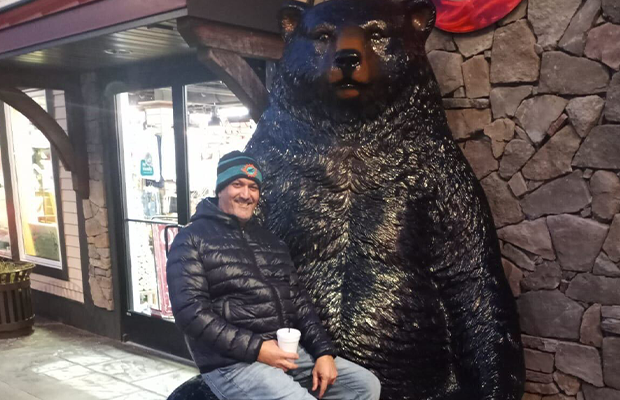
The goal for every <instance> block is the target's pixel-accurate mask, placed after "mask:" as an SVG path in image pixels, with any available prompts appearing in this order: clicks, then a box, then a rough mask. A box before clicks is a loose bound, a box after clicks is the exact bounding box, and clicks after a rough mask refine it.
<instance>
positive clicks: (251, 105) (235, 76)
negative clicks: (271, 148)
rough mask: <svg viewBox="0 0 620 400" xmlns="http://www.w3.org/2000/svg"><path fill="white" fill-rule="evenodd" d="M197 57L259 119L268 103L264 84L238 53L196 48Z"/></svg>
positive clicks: (255, 119)
mask: <svg viewBox="0 0 620 400" xmlns="http://www.w3.org/2000/svg"><path fill="white" fill-rule="evenodd" d="M198 59H199V60H200V61H201V62H202V63H203V64H205V65H206V66H207V68H209V69H210V70H211V71H212V72H213V73H215V74H216V75H217V76H218V77H219V78H220V79H221V80H222V82H224V83H225V84H226V86H228V88H229V89H230V90H231V91H232V92H233V93H234V94H235V96H237V98H239V100H241V102H242V103H243V104H244V105H245V106H246V107H247V108H248V109H249V110H250V116H251V117H252V119H253V120H254V121H257V122H258V120H259V118H260V116H261V115H262V113H263V111H265V109H266V108H267V105H268V104H269V100H268V93H267V89H266V88H265V85H263V83H262V82H261V80H260V79H259V78H258V76H257V75H256V73H255V72H254V70H253V69H252V68H250V66H249V65H248V63H247V62H246V61H245V60H244V59H243V58H242V57H241V56H239V55H238V54H236V53H233V52H231V51H226V50H216V49H206V48H200V49H198Z"/></svg>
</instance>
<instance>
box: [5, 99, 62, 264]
mask: <svg viewBox="0 0 620 400" xmlns="http://www.w3.org/2000/svg"><path fill="white" fill-rule="evenodd" d="M27 93H28V94H29V95H30V97H31V98H32V99H33V100H35V101H36V102H37V103H39V105H41V107H43V108H44V109H46V101H45V91H29V92H27ZM5 114H6V119H7V121H6V122H7V127H8V129H7V131H8V133H9V135H8V136H9V149H10V151H12V154H11V155H10V156H11V165H12V166H13V173H14V175H13V176H14V189H15V192H14V193H13V195H14V198H15V199H16V200H17V204H16V212H17V214H18V218H17V225H18V230H19V232H20V235H19V236H20V246H21V251H22V254H23V258H24V259H26V260H28V261H33V262H36V263H37V264H41V265H46V266H50V267H55V268H62V265H61V263H60V239H59V233H58V216H57V207H56V183H55V179H54V162H55V160H54V159H53V153H52V150H51V146H50V143H49V141H48V140H47V138H46V137H45V136H44V135H43V133H41V132H40V131H39V130H38V129H37V128H36V127H35V126H34V125H33V124H32V123H31V122H30V120H28V119H27V118H26V117H24V116H23V115H22V114H21V113H19V112H18V111H17V110H15V109H13V108H11V107H8V106H6V113H5Z"/></svg>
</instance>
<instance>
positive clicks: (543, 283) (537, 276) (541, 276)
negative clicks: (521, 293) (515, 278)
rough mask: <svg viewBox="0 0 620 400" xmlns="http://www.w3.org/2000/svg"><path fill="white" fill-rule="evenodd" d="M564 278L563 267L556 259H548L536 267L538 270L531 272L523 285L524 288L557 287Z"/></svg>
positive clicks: (546, 288)
mask: <svg viewBox="0 0 620 400" xmlns="http://www.w3.org/2000/svg"><path fill="white" fill-rule="evenodd" d="M561 280H562V269H561V268H560V266H559V265H558V263H557V262H555V261H547V262H544V263H542V264H540V265H538V266H537V267H536V271H534V272H532V273H531V274H529V275H528V276H527V277H525V279H523V282H522V283H521V286H523V289H524V290H527V291H530V290H543V289H545V290H549V289H556V288H557V287H558V286H559V285H560V281H561Z"/></svg>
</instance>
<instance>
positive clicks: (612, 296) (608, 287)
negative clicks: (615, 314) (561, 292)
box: [566, 274, 620, 305]
mask: <svg viewBox="0 0 620 400" xmlns="http://www.w3.org/2000/svg"><path fill="white" fill-rule="evenodd" d="M618 288H620V278H608V277H606V276H597V275H591V274H579V275H577V276H576V277H575V278H573V280H572V281H571V282H570V284H569V285H568V289H567V290H566V295H567V296H568V297H570V298H571V299H575V300H579V301H583V302H586V303H599V304H603V305H613V304H620V290H618Z"/></svg>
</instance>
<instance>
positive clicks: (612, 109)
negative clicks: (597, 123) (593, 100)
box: [491, 72, 620, 122]
mask: <svg viewBox="0 0 620 400" xmlns="http://www.w3.org/2000/svg"><path fill="white" fill-rule="evenodd" d="M491 107H493V102H492V101H491ZM605 118H607V119H608V120H610V121H613V122H620V72H617V73H616V74H615V75H614V77H613V78H612V79H611V84H610V85H609V90H608V91H607V101H606V103H605Z"/></svg>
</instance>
